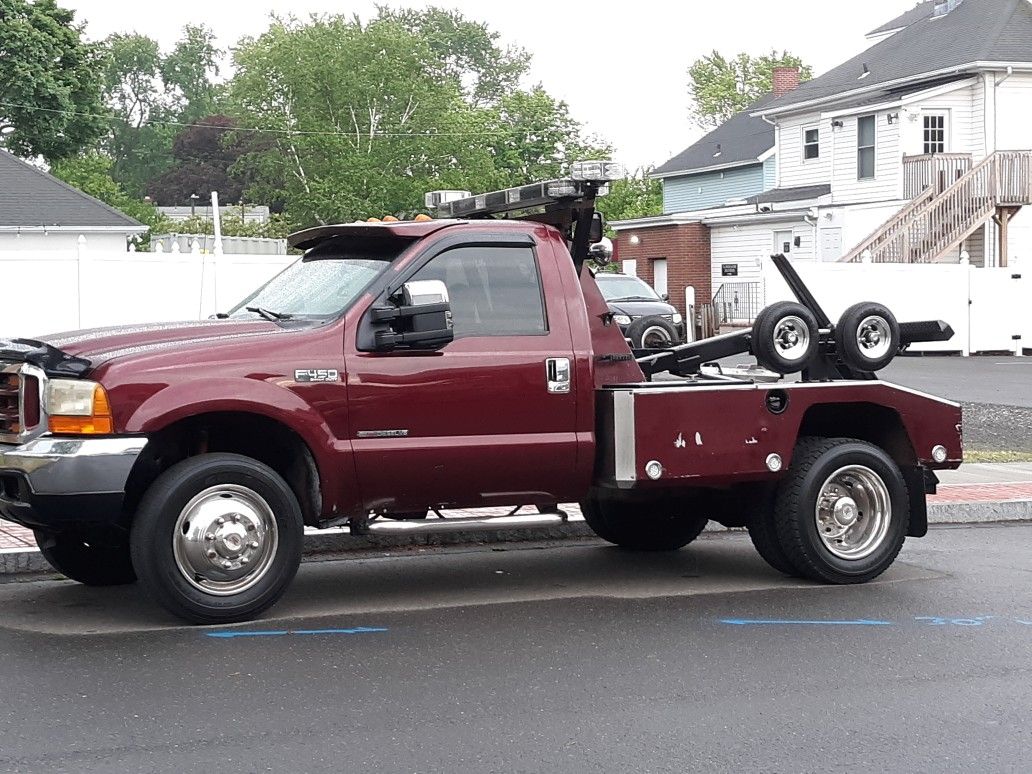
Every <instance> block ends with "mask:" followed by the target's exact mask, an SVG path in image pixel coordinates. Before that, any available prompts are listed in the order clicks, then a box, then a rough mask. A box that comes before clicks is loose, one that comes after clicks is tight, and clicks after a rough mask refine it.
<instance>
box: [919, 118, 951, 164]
mask: <svg viewBox="0 0 1032 774" xmlns="http://www.w3.org/2000/svg"><path fill="white" fill-rule="evenodd" d="M923 119H924V152H925V155H926V156H930V155H931V154H933V153H945V152H946V114H945V113H927V114H925V116H924V117H923Z"/></svg>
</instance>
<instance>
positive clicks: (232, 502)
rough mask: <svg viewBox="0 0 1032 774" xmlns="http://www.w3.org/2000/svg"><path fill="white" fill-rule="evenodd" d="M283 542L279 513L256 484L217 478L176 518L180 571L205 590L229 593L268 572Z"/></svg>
mask: <svg viewBox="0 0 1032 774" xmlns="http://www.w3.org/2000/svg"><path fill="white" fill-rule="evenodd" d="M278 545H279V531H278V529H277V527H276V516H275V514H274V513H273V512H272V508H270V507H269V504H268V503H267V502H266V501H265V499H264V498H263V497H262V496H261V495H259V494H258V493H257V492H255V491H254V490H252V489H248V488H247V487H244V486H238V485H236V484H219V485H218V486H213V487H210V488H208V489H205V490H204V491H203V492H200V493H199V494H198V495H196V496H195V497H194V498H193V499H192V500H190V502H188V503H187V504H186V507H184V508H183V510H182V512H181V513H180V514H179V518H178V519H177V520H176V527H175V532H174V534H173V536H172V552H173V554H174V556H175V560H176V566H177V568H178V569H179V572H180V573H181V574H182V576H183V577H184V578H185V579H186V581H187V582H188V583H190V585H192V586H193V587H194V588H197V589H199V590H201V591H203V592H205V593H207V594H214V595H215V596H229V595H231V594H239V593H240V592H242V591H246V590H247V589H249V588H251V587H253V586H254V585H255V584H256V583H258V582H259V581H260V580H261V579H262V578H264V577H265V575H266V574H267V573H268V571H269V568H270V567H271V566H272V561H273V559H274V558H275V556H276V548H277V546H278Z"/></svg>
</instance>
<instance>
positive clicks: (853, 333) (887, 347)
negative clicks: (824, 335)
mask: <svg viewBox="0 0 1032 774" xmlns="http://www.w3.org/2000/svg"><path fill="white" fill-rule="evenodd" d="M835 347H836V349H837V350H838V353H839V357H841V358H842V360H843V362H844V363H845V364H846V365H847V366H849V367H850V368H855V369H856V370H857V371H864V372H867V373H873V372H875V371H880V370H881V369H883V368H885V366H887V365H888V364H889V363H891V362H892V359H893V358H894V357H895V356H896V353H897V352H899V323H897V322H896V317H895V316H894V315H893V314H892V312H890V311H889V310H888V309H886V308H885V307H884V306H882V305H881V304H875V303H871V302H869V301H865V302H863V303H860V304H854V305H853V306H851V307H849V309H847V310H846V311H845V312H843V314H842V317H841V319H840V320H839V324H838V325H837V326H836V327H835Z"/></svg>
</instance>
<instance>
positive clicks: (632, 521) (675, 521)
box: [581, 497, 709, 551]
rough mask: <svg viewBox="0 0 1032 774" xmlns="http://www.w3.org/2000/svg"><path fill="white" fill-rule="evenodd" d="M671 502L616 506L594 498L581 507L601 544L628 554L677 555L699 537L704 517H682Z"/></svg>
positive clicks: (678, 506) (681, 509)
mask: <svg viewBox="0 0 1032 774" xmlns="http://www.w3.org/2000/svg"><path fill="white" fill-rule="evenodd" d="M690 507H691V506H690V504H685V503H683V502H678V501H677V500H674V499H663V500H651V501H643V502H633V501H632V502H617V501H613V500H604V499H599V498H597V497H593V498H591V499H590V500H588V501H587V502H585V503H583V504H582V505H581V511H582V512H583V513H584V520H585V521H586V522H587V523H588V526H589V527H591V529H592V531H594V533H595V534H596V535H598V536H599V537H600V538H602V539H603V540H605V541H607V542H609V543H613V544H615V545H618V546H620V547H621V548H626V549H628V550H630V551H677V550H678V549H681V548H684V547H685V546H686V545H688V544H689V543H691V542H692V541H693V540H695V538H697V537H698V536H699V535H700V534H702V531H703V529H705V528H706V523H707V522H708V521H709V519H707V518H706V517H705V516H692V515H687V514H685V513H684V511H685V509H686V508H690Z"/></svg>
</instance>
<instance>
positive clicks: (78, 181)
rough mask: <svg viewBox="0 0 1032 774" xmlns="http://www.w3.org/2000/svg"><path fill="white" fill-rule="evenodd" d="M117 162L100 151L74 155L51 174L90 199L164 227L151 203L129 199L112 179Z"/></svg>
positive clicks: (143, 221)
mask: <svg viewBox="0 0 1032 774" xmlns="http://www.w3.org/2000/svg"><path fill="white" fill-rule="evenodd" d="M113 168H114V163H113V161H112V160H111V158H110V157H108V156H106V155H104V154H103V153H98V152H97V151H90V152H88V153H84V154H82V155H81V156H71V157H68V158H65V159H61V160H60V161H58V162H56V163H55V164H53V166H52V167H51V168H50V173H51V174H52V175H53V176H54V177H56V178H59V179H60V180H64V181H65V182H66V183H68V184H69V185H71V186H74V187H75V188H78V189H79V190H80V191H83V192H84V193H87V194H89V195H90V196H92V197H94V198H96V199H100V200H101V201H102V202H104V203H105V204H109V205H111V206H112V207H114V208H115V209H116V210H119V211H121V212H123V213H125V214H126V215H128V216H129V217H131V218H136V220H138V221H140V222H141V223H143V224H145V225H148V226H150V227H151V229H152V230H154V229H160V228H161V227H162V226H163V220H164V219H163V218H162V217H161V215H160V214H159V213H158V211H157V209H156V208H155V207H154V206H153V205H151V204H150V203H149V202H145V201H143V200H141V199H137V198H134V197H132V196H130V195H129V194H128V193H127V192H126V190H125V189H124V188H122V186H120V185H119V184H118V183H117V182H115V180H114V178H113V177H112V170H113Z"/></svg>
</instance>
